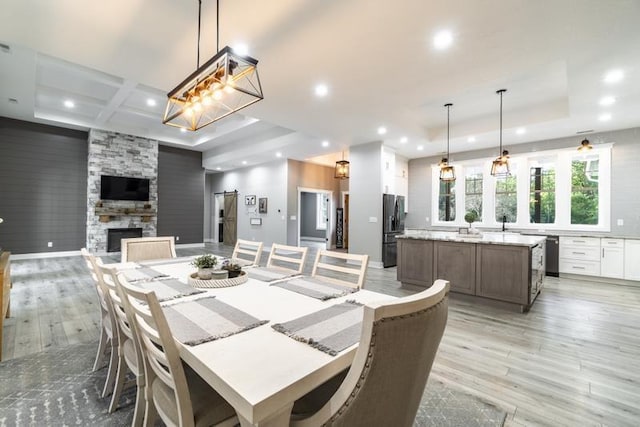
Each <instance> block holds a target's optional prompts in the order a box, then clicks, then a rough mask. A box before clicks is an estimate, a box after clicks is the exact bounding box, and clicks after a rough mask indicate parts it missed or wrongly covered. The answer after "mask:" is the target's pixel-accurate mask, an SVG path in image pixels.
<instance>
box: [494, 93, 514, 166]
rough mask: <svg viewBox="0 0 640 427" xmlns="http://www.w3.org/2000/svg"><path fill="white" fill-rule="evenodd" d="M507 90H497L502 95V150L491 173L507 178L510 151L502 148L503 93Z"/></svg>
mask: <svg viewBox="0 0 640 427" xmlns="http://www.w3.org/2000/svg"><path fill="white" fill-rule="evenodd" d="M506 91H507V90H506V89H500V90H498V91H496V93H497V94H499V95H500V151H499V152H498V153H499V155H498V157H497V158H496V159H495V160H494V161H493V164H492V165H491V175H493V176H495V177H496V178H506V177H508V176H509V175H510V172H509V152H508V151H507V150H503V149H502V94H504V93H505V92H506Z"/></svg>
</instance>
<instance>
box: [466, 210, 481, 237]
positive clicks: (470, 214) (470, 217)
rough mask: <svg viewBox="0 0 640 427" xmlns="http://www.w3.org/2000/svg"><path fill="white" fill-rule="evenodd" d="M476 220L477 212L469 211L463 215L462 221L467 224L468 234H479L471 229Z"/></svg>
mask: <svg viewBox="0 0 640 427" xmlns="http://www.w3.org/2000/svg"><path fill="white" fill-rule="evenodd" d="M477 220H478V212H476V211H475V209H472V210H470V211H469V212H467V213H466V214H465V215H464V221H465V222H468V223H469V234H479V233H478V231H477V230H476V229H474V228H473V223H474V222H476V221H477Z"/></svg>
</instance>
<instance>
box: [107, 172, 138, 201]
mask: <svg viewBox="0 0 640 427" xmlns="http://www.w3.org/2000/svg"><path fill="white" fill-rule="evenodd" d="M100 198H101V199H102V200H140V201H145V202H146V201H148V200H149V179H148V178H129V177H125V176H109V175H102V176H101V177H100Z"/></svg>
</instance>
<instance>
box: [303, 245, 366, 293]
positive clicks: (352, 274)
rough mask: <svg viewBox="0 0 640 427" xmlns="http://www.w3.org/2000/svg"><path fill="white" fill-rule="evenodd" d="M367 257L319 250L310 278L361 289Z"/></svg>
mask: <svg viewBox="0 0 640 427" xmlns="http://www.w3.org/2000/svg"><path fill="white" fill-rule="evenodd" d="M368 263H369V255H357V254H348V253H344V252H334V251H327V250H324V249H323V250H319V251H318V253H317V254H316V260H315V262H314V263H313V271H312V272H311V277H314V278H316V279H320V280H324V281H327V282H329V283H334V284H336V285H342V286H347V287H351V288H357V289H360V288H362V285H363V284H364V279H365V276H366V274H367V265H368Z"/></svg>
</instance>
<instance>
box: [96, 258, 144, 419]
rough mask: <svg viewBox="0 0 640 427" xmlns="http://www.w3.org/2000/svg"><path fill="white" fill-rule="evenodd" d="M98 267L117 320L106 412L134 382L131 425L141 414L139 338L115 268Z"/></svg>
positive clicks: (141, 362)
mask: <svg viewBox="0 0 640 427" xmlns="http://www.w3.org/2000/svg"><path fill="white" fill-rule="evenodd" d="M98 271H99V273H100V274H102V281H103V283H104V285H105V286H106V288H107V289H108V292H107V295H108V297H109V299H110V301H111V305H112V307H113V313H114V315H115V318H116V321H117V329H116V330H117V335H118V341H119V342H120V346H119V347H118V369H117V373H116V377H115V383H114V387H113V395H112V396H111V403H110V404H109V412H110V413H111V412H113V411H115V410H116V409H118V406H119V404H120V396H121V395H122V392H123V391H124V390H126V389H128V388H129V387H132V386H136V387H137V393H136V403H135V408H134V412H133V422H132V425H133V426H141V425H142V423H143V421H144V414H145V387H146V381H145V369H144V360H143V357H144V356H143V353H142V349H141V348H140V340H139V339H138V334H137V331H136V329H135V325H134V324H133V322H132V321H131V318H132V315H131V314H130V309H129V308H128V307H127V306H126V302H125V300H124V298H123V297H122V291H121V290H120V285H119V283H118V276H117V271H116V270H115V269H113V268H108V267H105V266H104V265H101V264H98ZM128 372H131V373H132V374H133V379H132V380H130V381H128V380H127V373H128Z"/></svg>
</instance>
